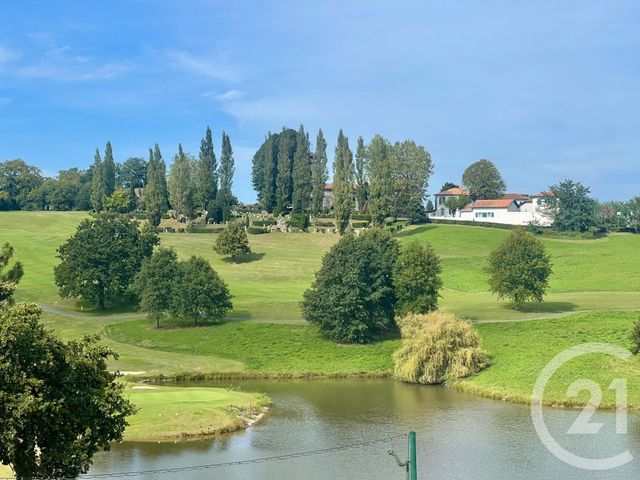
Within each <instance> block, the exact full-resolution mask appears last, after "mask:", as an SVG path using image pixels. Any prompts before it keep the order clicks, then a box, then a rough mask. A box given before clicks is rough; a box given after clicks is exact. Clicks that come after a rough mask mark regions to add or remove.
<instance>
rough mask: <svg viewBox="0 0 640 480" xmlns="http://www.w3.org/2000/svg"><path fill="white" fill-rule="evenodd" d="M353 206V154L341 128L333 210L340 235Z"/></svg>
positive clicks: (346, 224) (337, 151)
mask: <svg viewBox="0 0 640 480" xmlns="http://www.w3.org/2000/svg"><path fill="white" fill-rule="evenodd" d="M353 207H354V204H353V154H352V153H351V149H350V148H349V139H348V138H347V137H346V136H345V135H344V133H342V130H340V132H339V133H338V143H337V144H336V155H335V157H334V160H333V211H334V212H335V216H336V224H337V226H338V233H339V234H340V235H342V234H344V233H345V231H346V230H347V227H348V226H349V219H350V218H351V213H352V211H353Z"/></svg>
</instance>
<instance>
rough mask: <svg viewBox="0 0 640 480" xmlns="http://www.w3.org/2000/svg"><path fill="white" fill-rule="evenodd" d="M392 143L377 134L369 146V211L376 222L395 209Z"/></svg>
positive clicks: (380, 221) (381, 220)
mask: <svg viewBox="0 0 640 480" xmlns="http://www.w3.org/2000/svg"><path fill="white" fill-rule="evenodd" d="M390 150H391V145H390V144H389V142H388V141H387V140H386V139H385V138H383V137H382V136H381V135H376V136H374V137H373V138H372V139H371V143H369V145H368V146H367V152H366V156H367V159H368V162H367V173H368V177H369V182H370V185H369V212H370V213H371V217H372V220H373V222H374V223H375V224H377V225H381V224H382V222H383V220H384V219H385V218H386V217H388V216H390V215H391V213H392V211H393V168H392V165H391V160H390Z"/></svg>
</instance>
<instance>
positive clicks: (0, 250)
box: [0, 242, 24, 308]
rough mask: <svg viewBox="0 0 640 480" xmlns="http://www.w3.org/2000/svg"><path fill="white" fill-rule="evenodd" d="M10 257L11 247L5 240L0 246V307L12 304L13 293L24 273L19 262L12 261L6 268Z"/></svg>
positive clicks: (11, 253)
mask: <svg viewBox="0 0 640 480" xmlns="http://www.w3.org/2000/svg"><path fill="white" fill-rule="evenodd" d="M12 258H13V247H12V246H11V245H10V244H9V243H8V242H7V243H5V244H4V245H2V247H0V308H3V307H5V306H7V305H12V304H13V293H14V292H15V290H16V287H17V286H18V282H20V279H21V278H22V275H24V269H23V267H22V263H21V262H14V263H13V265H11V267H10V268H8V269H7V267H8V266H9V263H10V262H11V259H12ZM5 269H6V271H5Z"/></svg>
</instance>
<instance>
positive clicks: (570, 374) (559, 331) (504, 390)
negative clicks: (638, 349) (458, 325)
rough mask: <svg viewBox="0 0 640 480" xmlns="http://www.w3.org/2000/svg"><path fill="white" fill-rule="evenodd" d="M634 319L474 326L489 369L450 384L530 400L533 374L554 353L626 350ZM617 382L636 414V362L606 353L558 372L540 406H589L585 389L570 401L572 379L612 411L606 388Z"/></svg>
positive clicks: (588, 317)
mask: <svg viewBox="0 0 640 480" xmlns="http://www.w3.org/2000/svg"><path fill="white" fill-rule="evenodd" d="M637 318H638V314H637V313H630V312H603V313H589V314H576V315H569V316H566V317H561V318H556V319H549V320H538V321H532V322H506V323H491V324H481V325H477V329H478V331H479V332H480V334H481V335H482V338H483V342H484V346H485V349H486V350H487V351H488V352H489V355H490V358H491V366H490V367H489V368H488V369H486V370H484V371H482V372H480V373H479V374H478V375H476V376H474V377H472V378H469V379H465V380H459V381H456V382H452V383H451V384H450V385H451V386H453V387H454V388H458V389H460V390H464V391H467V392H470V393H474V394H478V395H482V396H486V397H490V398H495V399H500V400H508V401H514V402H523V403H524V402H529V401H530V399H531V392H532V389H533V386H534V383H535V381H536V379H537V377H538V375H539V374H540V372H541V371H542V369H543V368H544V367H545V365H547V363H548V362H549V361H550V360H551V359H552V358H553V357H555V356H556V355H557V354H558V353H560V352H562V351H563V350H565V349H567V348H569V347H573V346H576V345H579V344H582V343H588V342H606V343H611V344H614V345H619V346H621V347H624V348H627V349H629V348H631V341H630V340H629V334H630V332H631V327H632V324H633V321H634V320H635V319H637ZM616 378H624V379H626V381H627V382H628V401H629V406H630V408H632V409H634V410H640V358H638V357H633V358H632V359H631V360H629V361H621V360H617V359H614V358H612V357H610V356H608V355H605V354H590V355H585V356H581V357H578V358H575V359H574V360H572V361H570V362H568V363H567V364H566V365H564V366H563V367H562V368H560V369H559V370H558V371H557V372H556V374H555V375H554V376H553V378H552V379H551V381H550V382H549V384H548V386H547V388H546V391H545V395H544V402H545V403H546V404H548V405H555V406H575V405H584V404H586V403H588V402H589V394H588V393H587V392H586V391H583V392H580V394H579V395H578V396H577V397H575V398H571V397H569V396H568V395H567V388H568V387H569V385H570V384H571V383H573V382H574V381H576V380H579V379H589V380H593V381H595V382H596V383H598V384H599V385H600V386H601V388H602V393H603V399H602V408H614V407H615V392H614V391H613V390H609V389H607V386H608V385H609V384H610V383H611V381H612V380H613V379H616Z"/></svg>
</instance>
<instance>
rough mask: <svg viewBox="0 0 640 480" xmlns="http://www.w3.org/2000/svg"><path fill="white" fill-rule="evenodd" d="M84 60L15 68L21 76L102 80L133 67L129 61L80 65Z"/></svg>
mask: <svg viewBox="0 0 640 480" xmlns="http://www.w3.org/2000/svg"><path fill="white" fill-rule="evenodd" d="M84 63H85V62H78V61H71V62H67V61H62V62H50V61H43V62H40V63H36V64H33V65H28V66H24V67H20V68H18V69H16V72H15V73H16V75H17V76H19V77H22V78H47V79H50V80H59V81H67V82H82V81H87V80H104V79H109V78H115V77H119V76H122V75H125V74H126V73H128V72H129V71H131V70H132V69H133V65H132V64H131V63H129V62H123V63H108V64H106V65H102V66H96V67H92V66H87V67H85V66H81V65H80V64H84Z"/></svg>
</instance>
